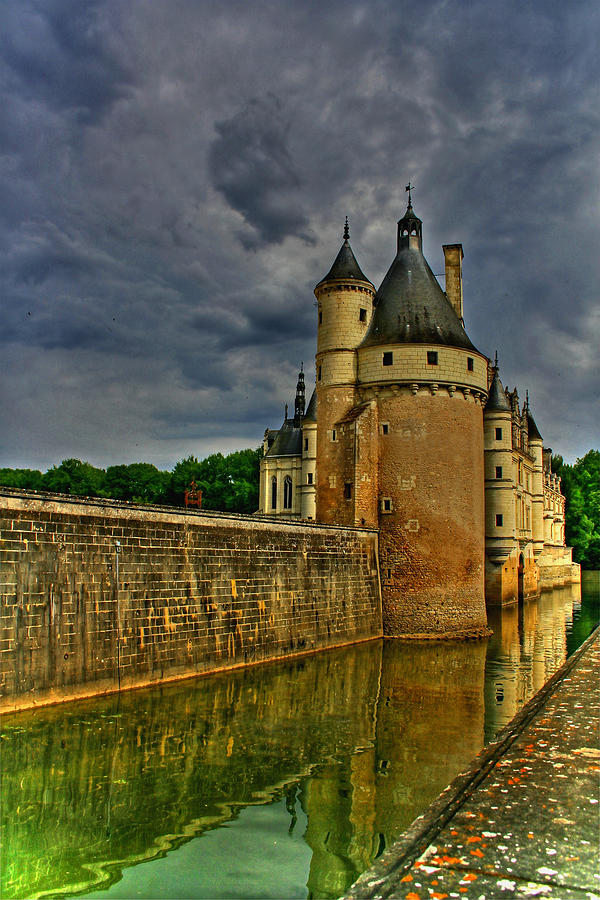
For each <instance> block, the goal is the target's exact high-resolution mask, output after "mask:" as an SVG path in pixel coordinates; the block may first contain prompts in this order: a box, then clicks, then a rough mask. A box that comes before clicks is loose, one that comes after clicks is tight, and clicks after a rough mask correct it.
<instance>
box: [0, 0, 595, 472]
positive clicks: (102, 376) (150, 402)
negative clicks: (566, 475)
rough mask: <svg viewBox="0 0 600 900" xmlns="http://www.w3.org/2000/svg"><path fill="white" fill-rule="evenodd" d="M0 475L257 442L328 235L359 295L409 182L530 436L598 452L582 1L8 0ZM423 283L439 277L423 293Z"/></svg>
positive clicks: (386, 245) (308, 318) (289, 363)
mask: <svg viewBox="0 0 600 900" xmlns="http://www.w3.org/2000/svg"><path fill="white" fill-rule="evenodd" d="M2 18H3V22H2V25H3V27H2V38H1V40H2V45H1V46H2V54H1V59H0V78H1V79H2V87H3V93H4V96H5V102H4V103H3V105H2V109H1V110H0V140H1V141H2V154H1V155H0V296H1V297H2V313H1V316H2V321H1V327H0V342H1V343H2V359H3V367H4V374H5V377H4V380H3V382H2V384H1V386H0V390H1V391H2V392H3V394H2V398H1V399H2V411H1V413H0V415H1V416H2V419H1V420H0V435H2V437H1V446H0V457H1V458H0V465H2V464H3V463H4V464H6V465H36V466H40V465H41V466H43V467H45V466H47V465H49V464H51V463H54V462H57V461H59V460H60V459H61V458H62V457H63V456H64V457H66V456H79V457H81V458H88V459H90V460H91V461H93V462H95V463H96V464H102V465H106V464H110V463H113V462H121V461H130V460H132V459H148V460H149V461H152V462H155V463H156V464H158V465H164V466H166V465H168V466H172V465H173V463H174V462H175V461H176V460H177V459H179V458H181V457H183V456H185V455H188V454H189V453H194V454H196V455H203V454H204V453H208V452H211V451H213V450H218V449H219V450H228V449H232V448H235V447H243V446H255V445H256V444H257V443H258V441H259V440H260V438H261V436H262V432H263V430H264V428H265V426H267V425H270V426H276V425H279V424H280V422H281V418H282V416H283V407H284V403H286V402H288V403H291V402H292V401H293V393H294V386H295V382H296V375H297V371H298V368H299V365H300V362H301V361H304V364H305V369H306V372H307V389H308V391H309V392H310V390H311V389H312V384H313V375H312V363H311V360H312V358H313V356H314V350H315V346H314V344H315V322H314V305H313V304H314V296H313V293H312V291H313V287H314V285H315V284H316V283H317V282H318V281H319V280H320V278H321V277H322V276H323V275H324V274H325V273H326V272H327V271H328V269H329V267H330V266H331V263H332V261H333V258H334V257H335V255H336V253H337V251H338V249H339V246H340V243H341V231H342V225H343V222H344V217H345V216H346V215H348V216H349V217H350V223H351V242H352V246H353V249H354V251H355V253H356V255H357V257H358V260H359V263H360V265H361V266H362V268H363V270H364V271H365V273H366V274H367V275H368V277H370V278H371V279H372V280H373V281H374V282H375V283H376V284H379V282H380V281H381V278H382V277H383V275H384V273H385V271H386V270H387V268H388V267H389V265H390V263H391V261H392V258H393V255H394V252H395V230H396V220H397V219H398V218H399V216H400V215H401V214H402V212H403V210H404V204H405V200H406V195H405V192H404V185H405V184H406V182H407V181H408V180H409V179H411V180H412V181H414V183H415V184H416V185H417V187H416V190H415V193H414V198H413V199H414V203H415V209H416V211H417V213H418V214H419V215H420V216H421V218H422V219H423V221H424V235H425V253H426V256H427V258H428V260H429V262H430V264H431V266H432V268H433V270H434V272H436V273H441V272H443V256H442V252H441V244H442V243H453V242H458V241H460V242H462V243H463V245H464V249H465V263H464V265H465V268H464V279H465V281H464V288H465V316H466V323H467V330H468V332H469V335H470V337H471V338H472V340H473V342H474V343H475V344H476V346H478V347H479V348H480V349H481V350H482V351H483V352H485V353H488V354H490V355H491V354H493V352H494V350H495V349H496V347H497V348H498V350H499V353H500V361H501V365H502V369H501V375H502V377H503V379H504V381H505V383H508V384H509V385H510V386H511V387H512V386H513V385H514V384H517V385H518V387H519V391H520V394H521V395H522V396H523V395H524V392H525V389H526V388H529V390H530V395H531V397H532V403H533V409H534V414H535V417H536V421H537V424H538V426H539V427H540V429H541V430H542V433H543V434H544V438H545V439H546V441H547V442H548V443H551V445H552V446H553V447H554V449H555V450H559V451H560V452H562V453H563V454H564V455H565V456H567V457H571V458H572V457H573V456H575V455H577V454H581V453H583V452H585V451H586V450H587V449H588V448H589V447H590V446H592V445H593V444H596V446H597V445H598V440H599V435H598V427H597V421H598V418H599V417H600V415H599V413H598V403H597V397H598V394H599V391H598V361H597V346H598V343H599V341H600V318H599V315H598V295H597V291H598V288H597V285H598V283H599V280H600V271H599V269H598V254H597V248H596V243H597V233H598V194H599V193H600V191H599V175H598V168H597V157H598V135H599V133H600V122H599V111H598V104H597V84H598V80H599V76H600V71H599V70H600V62H599V58H598V54H597V51H596V41H595V35H596V34H597V33H598V30H599V26H600V7H595V6H592V5H588V4H569V5H568V6H565V5H560V4H558V3H553V2H546V0H534V2H532V3H528V4H522V3H516V2H512V0H503V2H500V3H488V4H484V3H467V2H464V3H461V2H458V3H449V2H447V0H424V2H423V3H421V4H419V5H418V7H416V6H415V5H414V4H413V3H408V2H405V0H399V2H392V0H374V2H372V3H361V2H358V0H350V2H343V3H342V2H341V0H332V2H331V3H328V4H316V3H315V4H313V3H298V2H292V0H259V2H257V3H255V4H251V5H248V4H243V3H241V2H240V3H238V2H235V0H228V2H225V3H222V4H210V3H208V2H195V0H193V2H192V0H168V2H166V0H153V2H152V3H146V2H141V0H128V2H127V3H122V2H117V0H93V2H89V3H80V2H78V0H72V2H67V0H46V2H41V0H18V2H16V0H15V2H10V0H9V2H5V3H4V4H3V6H2ZM442 283H443V279H442Z"/></svg>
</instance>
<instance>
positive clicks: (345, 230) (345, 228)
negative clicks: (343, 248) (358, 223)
mask: <svg viewBox="0 0 600 900" xmlns="http://www.w3.org/2000/svg"><path fill="white" fill-rule="evenodd" d="M349 238H350V228H349V226H348V216H346V222H345V224H344V240H345V241H347V240H348V239H349Z"/></svg>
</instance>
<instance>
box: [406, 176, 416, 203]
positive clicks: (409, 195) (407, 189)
mask: <svg viewBox="0 0 600 900" xmlns="http://www.w3.org/2000/svg"><path fill="white" fill-rule="evenodd" d="M414 189H415V186H414V184H411V183H410V181H409V182H408V184H407V185H406V187H405V188H404V190H405V191H408V205H409V206H412V197H411V191H414Z"/></svg>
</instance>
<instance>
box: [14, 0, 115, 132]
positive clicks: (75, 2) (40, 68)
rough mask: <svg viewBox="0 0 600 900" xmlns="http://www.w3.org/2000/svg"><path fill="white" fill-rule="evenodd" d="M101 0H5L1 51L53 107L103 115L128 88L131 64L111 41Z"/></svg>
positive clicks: (26, 90)
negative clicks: (12, 1) (121, 57)
mask: <svg viewBox="0 0 600 900" xmlns="http://www.w3.org/2000/svg"><path fill="white" fill-rule="evenodd" d="M105 6H106V4H104V3H103V2H101V0H86V2H85V3H81V2H79V0H49V2H46V0H44V2H38V3H35V2H27V0H24V2H22V3H20V4H19V7H20V8H18V9H17V8H15V5H11V4H10V3H8V4H5V6H4V9H3V14H4V15H5V16H6V18H5V26H6V27H5V28H4V29H3V31H2V37H1V38H0V53H1V55H2V58H3V59H4V62H5V65H6V67H7V69H8V71H9V73H10V75H9V84H10V81H12V82H13V83H14V84H18V85H19V88H20V90H21V91H22V92H23V94H24V96H26V97H28V98H35V99H36V101H42V102H43V103H45V104H47V105H48V106H49V107H50V108H55V109H63V110H65V109H67V110H71V109H76V110H77V111H78V114H79V116H80V117H81V119H82V121H93V120H94V119H96V118H97V117H98V116H100V115H102V113H103V111H104V110H105V109H106V108H107V107H108V106H110V104H112V103H113V102H114V101H115V99H116V98H117V97H118V96H119V95H120V94H121V93H122V91H123V88H124V82H125V80H126V76H127V68H126V66H125V64H124V62H123V61H122V60H119V59H118V58H117V56H116V53H115V52H113V51H112V49H111V46H110V34H109V32H108V27H109V23H107V22H106V21H105V20H103V12H104V8H105Z"/></svg>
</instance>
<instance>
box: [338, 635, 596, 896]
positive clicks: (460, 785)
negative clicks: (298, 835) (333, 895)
mask: <svg viewBox="0 0 600 900" xmlns="http://www.w3.org/2000/svg"><path fill="white" fill-rule="evenodd" d="M599 673H600V629H597V630H596V632H595V634H594V635H592V637H591V638H589V639H588V640H587V641H586V642H585V644H584V645H583V646H582V647H581V648H580V649H579V650H578V651H577V652H576V653H575V654H574V655H573V656H572V657H571V658H570V659H568V660H567V662H566V663H565V665H564V666H563V667H562V669H560V670H559V672H557V673H556V675H555V676H554V677H553V678H552V679H551V680H550V681H549V682H548V684H547V685H546V686H545V687H544V688H543V689H542V690H541V691H540V692H539V693H538V694H537V695H536V696H535V697H534V698H533V699H532V700H531V701H530V702H529V703H528V704H527V706H525V707H524V709H523V710H522V711H521V712H520V713H519V715H517V716H516V717H515V719H513V721H512V722H511V723H510V725H508V726H507V728H505V729H504V730H503V731H502V732H501V733H500V734H499V735H498V737H497V738H496V740H495V741H494V742H493V743H492V744H490V745H488V747H486V748H485V749H484V750H483V751H482V752H481V753H480V754H479V756H478V757H477V759H476V760H475V762H474V764H473V766H472V768H471V769H470V770H469V772H467V773H465V774H464V775H461V776H459V777H458V778H457V779H456V780H455V781H454V782H452V784H451V785H450V786H449V787H448V788H446V790H445V791H444V792H443V794H441V795H440V797H439V798H438V799H437V800H436V801H435V803H434V804H433V805H432V807H430V809H429V810H427V812H426V813H424V815H423V816H421V817H419V819H417V820H416V822H415V823H414V824H413V826H412V827H411V828H410V829H409V831H408V832H407V833H406V834H405V835H403V837H402V838H401V839H400V841H399V842H398V843H397V844H395V845H394V846H393V847H391V848H390V851H389V852H388V853H386V854H384V856H383V857H382V858H381V860H380V861H378V863H377V864H376V865H375V866H374V867H373V868H371V869H370V870H369V871H368V872H365V873H364V874H363V875H362V876H361V878H360V879H359V880H358V881H357V882H356V884H355V885H354V886H353V887H352V888H351V890H350V892H349V894H348V897H351V898H360V897H362V898H377V897H398V898H405V900H425V898H435V900H443V898H456V897H458V898H467V900H475V898H478V900H495V898H506V900H508V898H511V897H550V898H560V900H571V898H573V900H575V898H589V900H591V898H600V876H599V875H598V859H599V855H600V816H599V809H600V804H599V803H598V794H599V791H598V787H599V779H598V776H599V774H600V749H599V735H598V723H599V718H600V678H599Z"/></svg>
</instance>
